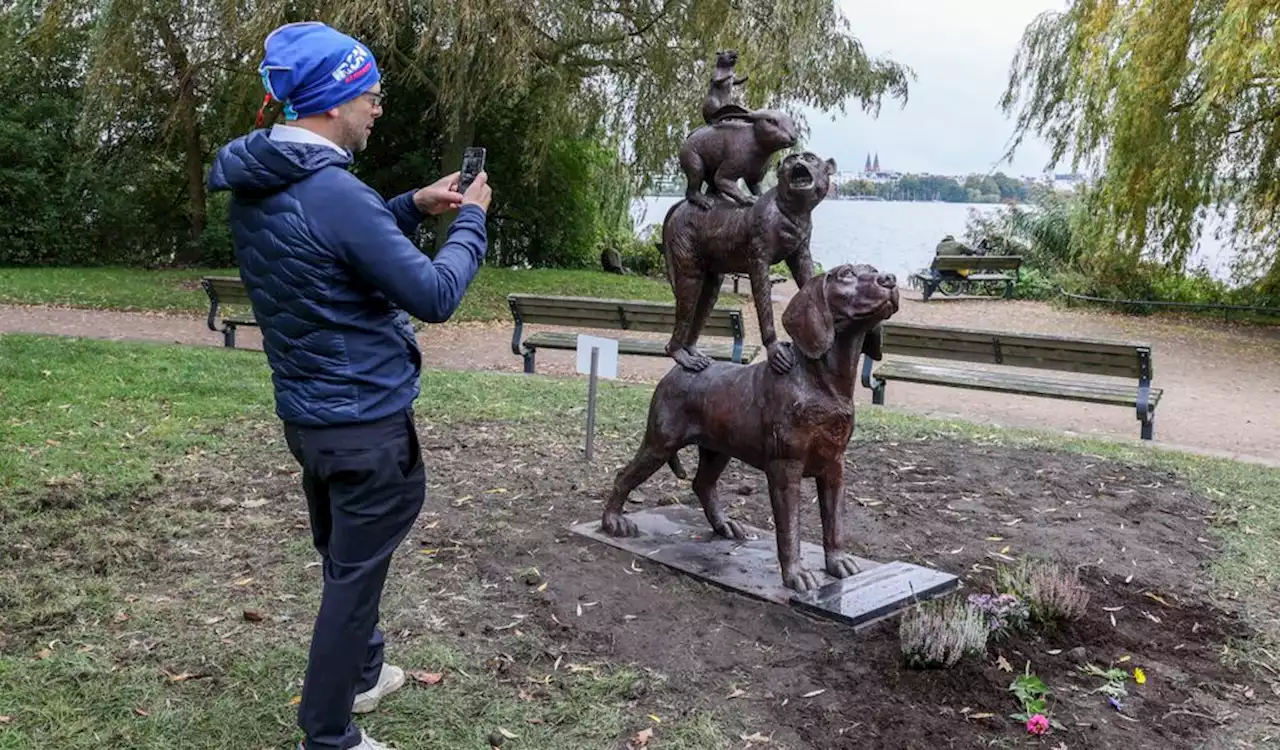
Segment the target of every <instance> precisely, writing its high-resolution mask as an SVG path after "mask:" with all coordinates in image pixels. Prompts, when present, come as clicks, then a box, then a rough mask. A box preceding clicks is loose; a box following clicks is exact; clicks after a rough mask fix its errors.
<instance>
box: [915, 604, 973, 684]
mask: <svg viewBox="0 0 1280 750" xmlns="http://www.w3.org/2000/svg"><path fill="white" fill-rule="evenodd" d="M987 632H988V626H987V620H986V616H985V615H984V614H983V613H982V612H980V611H979V610H978V609H976V608H974V607H972V606H970V605H969V604H968V603H967V602H965V601H962V600H959V599H954V598H948V599H945V600H942V601H929V602H924V603H923V604H920V605H919V606H917V607H916V608H914V609H912V610H911V611H909V612H907V613H906V614H904V615H903V616H902V620H901V621H900V622H899V624H898V638H899V639H900V640H901V647H902V655H903V657H904V658H905V660H906V663H907V665H908V666H910V667H913V668H917V669H932V668H937V667H952V666H954V665H955V664H956V662H958V661H960V659H961V658H963V657H965V656H982V655H983V654H985V653H986V651H987Z"/></svg>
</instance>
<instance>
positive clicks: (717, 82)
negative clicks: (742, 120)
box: [702, 49, 750, 125]
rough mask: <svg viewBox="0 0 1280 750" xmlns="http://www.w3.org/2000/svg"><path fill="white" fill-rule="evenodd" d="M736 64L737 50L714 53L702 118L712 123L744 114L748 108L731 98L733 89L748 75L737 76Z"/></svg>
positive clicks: (744, 81)
mask: <svg viewBox="0 0 1280 750" xmlns="http://www.w3.org/2000/svg"><path fill="white" fill-rule="evenodd" d="M737 64H738V51H737V50H732V49H730V50H721V51H719V52H717V53H716V70H715V73H713V74H712V76H711V83H710V85H708V87H707V98H706V99H705V100H704V101H703V103H702V119H703V121H705V122H706V123H707V124H708V125H714V124H715V123H716V122H718V121H719V120H721V119H723V118H724V117H727V116H731V115H746V114H748V113H749V110H748V109H747V108H746V107H743V106H741V105H739V104H738V103H736V102H735V101H734V100H733V90H734V88H735V87H738V86H742V85H743V84H745V83H746V82H747V79H748V78H749V77H750V76H741V77H738V76H736V75H735V74H734V72H733V67H734V66H735V65H737Z"/></svg>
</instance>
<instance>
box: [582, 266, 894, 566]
mask: <svg viewBox="0 0 1280 750" xmlns="http://www.w3.org/2000/svg"><path fill="white" fill-rule="evenodd" d="M897 310H898V287H897V280H896V279H895V278H894V277H893V276H892V275H891V274H882V273H880V272H878V271H877V270H876V269H875V268H872V267H871V266H867V265H857V266H853V265H843V266H839V267H837V268H833V269H831V270H830V271H828V272H827V273H825V274H823V275H821V276H818V277H815V278H814V279H813V280H811V281H810V282H809V283H808V284H806V285H804V287H802V288H801V289H800V292H799V294H797V295H796V296H795V297H794V298H792V300H791V302H790V303H789V304H788V305H787V309H786V311H785V312H784V313H783V316H782V325H783V327H784V328H785V329H786V330H787V333H789V334H790V335H791V339H792V340H791V343H790V346H793V347H795V348H796V349H798V350H799V351H800V353H801V354H802V355H803V358H802V359H801V361H800V362H799V363H798V366H797V367H795V368H793V369H792V370H791V371H789V372H787V373H781V374H780V373H777V372H775V371H774V370H773V369H772V368H771V367H769V366H767V365H766V364H765V363H764V362H757V363H755V364H752V365H739V364H733V363H729V362H715V363H712V364H711V365H710V366H709V367H707V368H706V369H705V370H703V371H701V372H689V371H687V370H684V369H682V368H678V367H673V368H671V370H670V371H669V372H668V373H667V374H666V376H665V377H663V379H662V380H661V381H660V382H659V383H658V386H657V388H656V389H655V390H654V394H653V399H652V400H651V401H650V404H649V420H648V426H647V428H646V430H645V435H644V440H643V442H642V443H641V445H640V449H639V451H638V452H637V453H636V456H635V458H633V459H632V460H631V462H630V463H629V464H627V466H626V467H624V468H623V469H622V470H621V471H619V472H618V474H617V476H616V477H615V479H614V483H613V494H612V495H610V497H609V500H608V502H607V503H606V504H605V508H604V515H603V518H602V526H603V528H604V530H605V532H606V533H609V534H612V535H613V536H635V535H636V534H637V533H638V530H637V528H636V525H635V523H634V522H632V521H631V520H630V519H628V518H627V517H626V516H625V515H623V512H622V510H623V505H624V503H625V502H626V500H627V496H628V495H630V494H631V491H632V490H634V489H635V488H636V487H637V486H639V485H640V484H641V483H642V482H644V481H645V480H646V479H648V478H649V477H651V476H652V475H653V473H654V472H655V471H657V470H658V469H659V468H661V466H662V465H663V464H664V463H671V465H672V468H673V469H675V468H676V465H675V463H674V462H673V457H675V456H676V454H677V452H678V451H679V450H680V449H681V448H683V447H684V446H686V445H697V446H698V472H697V474H696V475H695V476H694V479H693V491H694V493H695V494H696V495H697V496H698V500H699V501H700V502H701V504H702V510H703V512H704V513H705V514H706V517H707V521H708V522H710V524H711V528H712V529H714V530H715V532H716V533H717V534H720V535H721V536H725V537H731V538H734V539H743V538H745V534H744V530H743V528H742V526H741V524H739V523H738V522H737V521H734V520H732V519H730V518H728V517H727V516H726V515H725V511H724V506H723V505H722V504H721V502H720V496H719V493H718V491H717V488H716V483H717V481H718V480H719V478H720V475H721V473H723V472H724V470H725V467H727V466H728V465H729V459H731V458H737V459H739V460H741V461H743V462H745V463H747V464H749V465H751V466H754V467H755V468H757V469H760V470H762V471H764V473H765V476H766V477H767V478H768V482H769V500H770V502H771V504H772V506H773V520H774V525H775V527H776V528H777V541H778V562H779V564H780V567H781V572H782V580H783V583H784V584H785V585H786V586H787V587H789V588H792V589H796V590H799V591H808V590H811V589H815V588H817V587H818V583H819V579H818V576H817V574H815V573H814V572H813V571H811V570H807V569H805V568H803V567H802V566H801V564H800V559H801V558H800V535H799V528H798V526H799V518H800V505H801V503H802V502H803V501H804V497H803V495H802V494H801V492H800V483H801V480H802V478H805V477H814V478H815V479H816V480H817V486H818V507H819V510H820V513H821V518H822V547H823V550H824V552H825V557H826V570H827V573H829V574H830V575H832V576H834V577H836V578H844V577H846V576H849V575H853V574H854V573H855V572H857V566H856V565H855V563H854V561H853V558H852V557H850V556H849V555H848V554H847V553H845V552H844V551H843V539H842V535H841V533H840V525H841V517H840V503H841V499H842V496H843V494H844V453H845V448H846V446H847V445H848V443H849V437H850V436H851V435H852V433H853V388H854V382H855V381H856V380H857V373H858V357H859V355H861V354H865V355H866V356H869V357H871V358H872V359H876V360H878V359H880V358H881V356H882V354H881V347H880V341H881V338H880V329H879V328H878V326H879V324H880V322H881V321H884V320H887V319H888V318H889V317H891V316H892V315H893V314H894V313H896V312H897Z"/></svg>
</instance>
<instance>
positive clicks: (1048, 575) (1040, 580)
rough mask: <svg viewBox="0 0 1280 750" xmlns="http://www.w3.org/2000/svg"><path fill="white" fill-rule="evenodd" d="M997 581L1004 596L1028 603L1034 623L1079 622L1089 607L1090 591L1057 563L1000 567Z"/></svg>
mask: <svg viewBox="0 0 1280 750" xmlns="http://www.w3.org/2000/svg"><path fill="white" fill-rule="evenodd" d="M996 577H997V587H998V589H999V590H1000V592H1001V593H1004V594H1013V595H1014V596H1016V597H1018V598H1019V599H1022V600H1023V601H1025V602H1026V603H1027V606H1028V607H1029V609H1030V614H1031V619H1032V621H1034V622H1039V623H1048V622H1053V621H1054V620H1058V619H1067V620H1078V619H1080V618H1081V617H1083V616H1084V614H1085V611H1086V609H1087V608H1088V606H1089V592H1088V590H1086V589H1085V587H1084V586H1083V585H1082V584H1081V583H1080V581H1079V579H1077V578H1076V577H1075V575H1072V574H1068V573H1065V572H1063V571H1062V569H1061V568H1059V567H1058V565H1057V564H1055V563H1045V562H1030V561H1023V562H1021V563H1019V564H1018V565H1017V566H1016V567H1007V566H1005V567H1001V568H1000V570H999V571H998V572H997V574H996Z"/></svg>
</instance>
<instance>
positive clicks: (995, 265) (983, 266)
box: [932, 255, 1022, 271]
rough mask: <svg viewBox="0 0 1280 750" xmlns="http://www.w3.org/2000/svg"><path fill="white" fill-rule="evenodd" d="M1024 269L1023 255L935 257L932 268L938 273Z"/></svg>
mask: <svg viewBox="0 0 1280 750" xmlns="http://www.w3.org/2000/svg"><path fill="white" fill-rule="evenodd" d="M1021 267H1022V256H1021V255H935V256H933V265H932V268H933V269H934V270H937V271H959V270H961V269H964V268H968V269H971V270H974V271H1005V270H1011V269H1016V268H1021Z"/></svg>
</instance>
